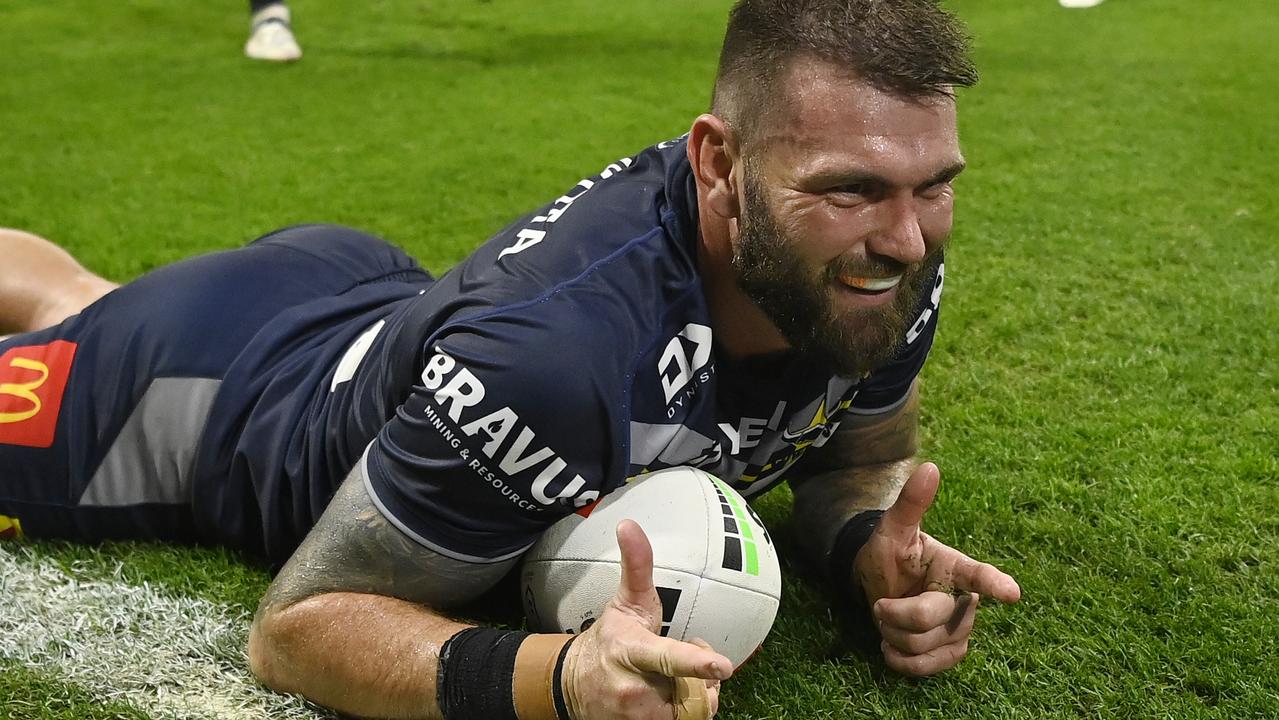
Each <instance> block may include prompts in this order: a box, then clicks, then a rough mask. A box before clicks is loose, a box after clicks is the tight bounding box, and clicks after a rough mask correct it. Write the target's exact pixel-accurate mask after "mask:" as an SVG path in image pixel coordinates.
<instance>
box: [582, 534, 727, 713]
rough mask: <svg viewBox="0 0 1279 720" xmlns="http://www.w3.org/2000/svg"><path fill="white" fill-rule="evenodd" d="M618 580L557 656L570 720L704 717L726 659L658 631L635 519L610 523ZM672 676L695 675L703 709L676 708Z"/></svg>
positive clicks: (646, 549)
mask: <svg viewBox="0 0 1279 720" xmlns="http://www.w3.org/2000/svg"><path fill="white" fill-rule="evenodd" d="M617 546H618V549H620V550H621V553H622V581H621V584H620V586H619V587H618V589H617V595H616V596H614V597H613V600H612V601H610V602H609V604H608V607H607V608H605V610H604V612H603V613H602V614H601V615H600V618H599V620H597V621H596V622H595V624H594V625H592V626H591V627H590V628H589V629H587V630H586V631H585V632H583V633H582V635H581V636H580V637H579V638H577V640H575V641H574V642H573V645H572V646H571V647H570V648H569V652H568V655H567V657H565V659H564V695H565V699H566V701H567V703H568V708H569V714H570V715H571V716H572V717H573V720H671V719H672V718H677V720H708V719H709V718H710V717H712V716H714V715H715V713H716V712H717V711H718V709H719V683H720V681H721V680H724V679H726V678H728V677H729V676H730V675H732V673H733V663H732V662H731V661H730V660H729V659H728V658H726V657H724V656H723V655H720V654H719V653H717V652H715V651H714V650H713V649H711V646H710V645H708V644H706V643H705V642H702V641H699V640H695V641H694V642H692V643H686V642H680V641H678V640H675V639H673V638H667V637H662V636H660V635H658V630H659V628H660V627H661V620H662V603H661V600H659V598H658V596H657V589H656V588H654V587H653V548H652V546H651V545H649V542H648V537H647V536H646V535H644V531H643V530H642V529H640V526H639V525H637V524H636V523H635V522H634V521H631V520H623V521H622V522H620V523H618V526H617ZM675 678H699V681H700V682H704V684H705V687H706V690H707V706H708V709H709V713H708V714H706V715H705V716H704V717H686V716H681V715H680V714H679V708H678V706H677V705H676V702H677V701H676V700H675V698H674V693H675V685H676V680H675Z"/></svg>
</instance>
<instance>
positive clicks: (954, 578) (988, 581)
mask: <svg viewBox="0 0 1279 720" xmlns="http://www.w3.org/2000/svg"><path fill="white" fill-rule="evenodd" d="M954 552H955V553H956V554H958V555H959V557H958V558H957V559H956V560H955V563H954V566H953V567H952V568H951V584H952V585H953V586H954V587H955V588H957V589H959V590H966V591H968V592H975V593H979V594H981V595H983V596H985V597H990V598H994V599H996V600H998V601H999V602H1001V603H1008V604H1011V603H1015V602H1017V601H1018V600H1020V599H1021V586H1020V585H1018V584H1017V581H1016V580H1014V579H1013V576H1012V575H1009V574H1008V573H1006V572H1004V571H1003V570H1000V569H999V568H997V567H995V566H994V565H991V564H990V563H984V562H978V561H976V560H974V559H972V558H970V557H968V556H967V555H965V554H963V553H961V552H959V551H958V550H955V551H954Z"/></svg>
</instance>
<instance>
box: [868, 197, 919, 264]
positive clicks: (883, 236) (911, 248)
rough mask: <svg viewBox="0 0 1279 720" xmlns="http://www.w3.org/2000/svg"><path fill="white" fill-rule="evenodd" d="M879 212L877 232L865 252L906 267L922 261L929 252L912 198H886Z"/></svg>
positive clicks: (881, 203)
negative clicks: (890, 259) (889, 259)
mask: <svg viewBox="0 0 1279 720" xmlns="http://www.w3.org/2000/svg"><path fill="white" fill-rule="evenodd" d="M879 212H880V217H879V220H880V229H879V230H880V231H879V232H877V233H875V235H874V237H873V238H872V239H871V241H870V242H869V243H868V244H867V248H866V249H867V251H869V252H871V253H874V254H876V255H883V256H885V257H890V258H892V259H894V260H896V261H898V262H900V263H903V264H906V265H910V264H914V263H917V262H919V261H921V260H923V259H924V256H925V255H927V254H928V250H927V248H926V247H925V245H924V232H923V230H922V229H921V228H920V226H919V212H918V210H917V209H916V208H915V202H914V198H913V197H911V198H902V197H890V198H885V199H884V200H882V201H881V202H880V207H879Z"/></svg>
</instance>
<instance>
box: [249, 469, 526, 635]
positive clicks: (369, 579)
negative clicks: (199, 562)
mask: <svg viewBox="0 0 1279 720" xmlns="http://www.w3.org/2000/svg"><path fill="white" fill-rule="evenodd" d="M513 562H514V561H513V560H512V561H507V562H501V563H493V564H470V563H464V562H461V561H457V560H453V559H451V558H447V557H444V556H442V555H439V554H437V553H434V552H431V551H430V550H427V549H426V548H423V547H422V546H421V545H419V544H418V543H416V542H415V541H414V540H413V539H412V538H410V537H408V536H407V535H405V534H404V533H403V532H401V531H400V529H399V528H397V527H395V526H394V525H392V524H391V523H390V522H388V521H387V519H386V518H385V517H384V516H383V515H382V513H381V511H379V510H378V509H377V507H376V506H375V505H374V504H373V500H372V498H370V497H369V494H368V491H367V490H366V489H365V487H364V478H363V477H362V475H361V472H360V469H359V466H357V467H356V469H355V470H353V471H352V472H351V475H350V476H349V477H347V479H346V480H345V481H344V482H343V483H342V485H341V487H339V488H338V491H337V494H336V495H334V497H333V500H332V501H331V502H330V503H329V506H328V508H327V509H326V510H325V511H324V514H323V515H322V516H321V517H320V520H319V521H318V522H317V523H316V525H315V527H314V528H313V529H312V530H311V532H310V534H308V535H307V537H306V539H305V540H304V541H303V542H302V544H301V545H300V546H299V547H298V549H297V551H296V552H294V554H293V557H292V558H290V559H289V561H288V563H287V564H285V566H284V568H283V569H282V570H281V571H280V574H279V575H278V576H277V577H276V579H275V581H274V582H273V583H272V585H271V588H270V589H269V590H268V591H267V594H266V596H265V597H263V599H262V603H261V605H260V606H259V609H258V612H259V613H262V612H263V611H265V610H267V609H277V608H279V607H282V606H287V605H291V604H293V603H295V602H297V601H299V600H302V599H304V598H307V597H311V596H313V595H320V594H323V593H328V592H357V593H371V594H376V595H386V596H390V597H396V598H400V599H402V600H408V601H410V602H416V603H422V604H425V605H430V606H432V607H436V608H442V607H448V606H451V605H455V604H457V603H459V602H461V601H463V600H465V599H467V598H469V597H472V596H474V595H476V594H478V593H479V592H481V591H482V590H483V589H485V588H487V587H488V586H491V585H492V584H493V583H495V582H497V580H498V579H500V578H501V577H502V576H503V575H504V574H505V573H506V571H507V570H509V569H510V567H511V563H513Z"/></svg>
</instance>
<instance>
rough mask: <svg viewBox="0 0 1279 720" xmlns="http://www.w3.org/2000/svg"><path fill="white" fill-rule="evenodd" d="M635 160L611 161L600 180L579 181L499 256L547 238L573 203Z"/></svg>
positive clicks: (526, 247)
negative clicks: (552, 226)
mask: <svg viewBox="0 0 1279 720" xmlns="http://www.w3.org/2000/svg"><path fill="white" fill-rule="evenodd" d="M634 162H635V160H634V159H633V158H622V159H621V160H618V161H617V162H615V163H609V165H608V167H606V168H604V170H603V171H602V172H600V174H599V175H597V176H596V177H597V178H598V180H592V179H590V178H586V179H585V180H581V181H579V182H578V183H577V185H575V186H574V187H573V189H572V190H570V191H568V192H567V193H564V194H563V195H561V196H560V197H559V198H558V199H556V201H555V202H553V203H551V207H550V209H548V210H547V211H546V214H545V215H538V216H537V217H535V218H533V219H532V220H530V221H529V224H528V225H527V226H525V227H524V228H521V229H520V231H519V232H518V233H516V234H515V242H514V243H511V245H510V246H509V247H507V248H504V249H503V250H502V252H500V253H498V254H497V258H498V259H499V260H501V259H502V258H504V257H506V256H507V255H516V254H518V253H522V252H524V251H525V250H528V249H529V248H531V247H533V246H534V245H537V244H538V243H540V242H542V241H543V240H545V239H546V233H547V232H548V231H549V229H550V228H549V227H548V226H549V225H552V224H554V223H555V221H556V220H559V219H560V218H561V217H563V216H564V213H565V212H567V211H568V209H569V208H570V207H571V206H572V205H573V203H575V202H577V201H578V199H579V198H581V197H582V196H583V195H585V194H586V193H588V192H590V190H591V188H593V187H595V186H596V185H597V184H599V182H600V181H602V180H607V179H609V178H611V177H613V176H614V175H616V174H618V173H620V172H623V171H625V170H626V169H627V168H629V167H630V166H631V165H632V164H634Z"/></svg>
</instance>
